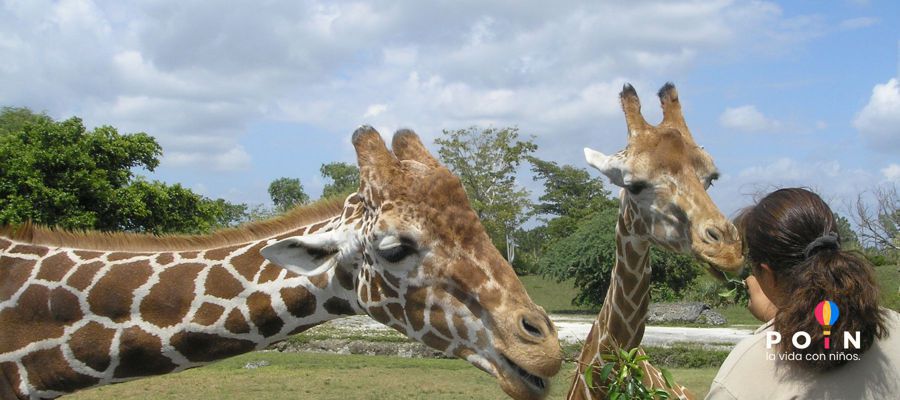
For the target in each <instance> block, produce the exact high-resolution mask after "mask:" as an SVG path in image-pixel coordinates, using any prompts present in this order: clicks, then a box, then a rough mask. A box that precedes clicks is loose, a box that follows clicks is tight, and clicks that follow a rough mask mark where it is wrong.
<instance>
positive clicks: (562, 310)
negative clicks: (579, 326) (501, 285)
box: [519, 275, 599, 314]
mask: <svg viewBox="0 0 900 400" xmlns="http://www.w3.org/2000/svg"><path fill="white" fill-rule="evenodd" d="M519 280H521V281H522V284H523V285H524V286H525V290H526V291H528V295H529V296H531V300H533V301H534V302H535V303H537V305H539V306H541V307H544V310H546V311H547V312H548V313H551V314H596V313H597V311H599V309H598V308H591V307H587V306H574V305H572V299H574V298H575V296H576V295H577V294H578V289H575V284H574V283H573V282H572V281H563V282H556V281H554V280H552V279H549V278H544V277H542V276H540V275H524V276H520V277H519Z"/></svg>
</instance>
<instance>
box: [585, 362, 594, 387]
mask: <svg viewBox="0 0 900 400" xmlns="http://www.w3.org/2000/svg"><path fill="white" fill-rule="evenodd" d="M584 383H585V384H586V385H587V387H588V389H590V388H593V387H594V364H590V365H588V367H587V370H585V371H584Z"/></svg>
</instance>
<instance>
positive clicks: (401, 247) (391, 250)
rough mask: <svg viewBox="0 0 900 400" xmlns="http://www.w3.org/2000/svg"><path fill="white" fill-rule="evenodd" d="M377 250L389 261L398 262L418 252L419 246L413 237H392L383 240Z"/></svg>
mask: <svg viewBox="0 0 900 400" xmlns="http://www.w3.org/2000/svg"><path fill="white" fill-rule="evenodd" d="M375 252H376V253H378V255H379V256H380V257H381V258H383V259H385V260H386V261H387V262H390V263H397V262H400V261H403V259H405V258H406V257H409V256H411V255H413V254H416V253H418V247H417V246H416V242H414V241H413V240H412V239H409V238H394V237H390V238H387V239H385V240H384V241H382V243H381V245H380V246H378V248H377V249H376V250H375Z"/></svg>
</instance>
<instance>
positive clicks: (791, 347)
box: [707, 189, 900, 400]
mask: <svg viewBox="0 0 900 400" xmlns="http://www.w3.org/2000/svg"><path fill="white" fill-rule="evenodd" d="M735 225H737V227H738V229H739V230H741V231H742V232H743V236H744V243H745V246H746V247H747V259H748V261H749V262H750V264H751V266H752V272H753V276H751V277H750V278H748V279H747V285H748V290H749V291H750V311H751V312H752V313H753V314H754V316H756V317H757V318H759V319H760V320H763V321H768V322H767V323H766V324H765V325H763V326H762V327H761V328H760V329H758V330H757V331H756V333H755V334H754V335H753V336H752V337H750V338H748V339H745V340H744V341H742V342H741V343H739V344H738V345H737V346H736V347H735V348H734V350H733V351H732V352H731V354H729V355H728V358H727V359H726V360H725V362H724V363H723V364H722V367H721V369H719V373H718V374H717V375H716V378H715V379H714V380H713V384H712V387H711V388H710V392H709V395H708V396H707V399H740V400H744V399H767V400H770V399H772V400H774V399H900V383H898V382H900V372H898V371H900V315H898V314H897V313H896V312H893V311H890V310H886V309H882V308H880V307H879V306H878V285H877V284H876V282H875V276H874V271H873V269H872V266H871V265H870V264H869V263H868V262H867V261H866V260H865V259H864V258H862V257H860V256H858V255H856V254H854V253H852V252H848V251H846V250H842V249H841V246H840V237H839V236H838V234H837V224H836V223H835V220H834V214H833V213H832V212H831V209H829V208H828V205H826V204H825V202H824V201H822V199H821V198H820V197H819V196H818V195H816V194H815V193H812V192H810V191H808V190H804V189H781V190H778V191H775V192H773V193H771V194H769V195H768V196H766V197H765V198H763V199H762V200H761V201H760V202H759V203H758V204H757V205H756V206H753V207H750V208H748V209H746V210H744V211H743V212H742V213H741V215H740V216H739V217H738V219H737V221H736V224H735ZM824 300H828V301H831V302H833V303H834V304H835V305H836V306H837V308H838V311H839V315H838V319H837V321H836V322H835V323H834V326H832V327H831V328H830V340H829V348H828V349H826V348H825V344H826V341H825V335H824V328H823V326H822V325H820V324H819V322H818V321H817V319H816V315H815V310H816V306H817V305H818V304H819V303H820V302H822V301H824ZM804 332H805V333H804ZM845 333H849V334H850V336H851V338H852V339H854V340H856V339H857V338H858V342H859V346H856V344H855V343H854V340H851V341H849V342H845ZM795 334H796V335H797V338H796V344H795V341H794V340H793V339H794V337H795ZM805 335H808V338H809V340H807V337H806V336H805ZM779 336H780V341H779V340H776V339H777V338H778V337H779ZM807 344H808V346H807ZM857 347H858V348H857Z"/></svg>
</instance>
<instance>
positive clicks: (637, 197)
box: [567, 83, 743, 400]
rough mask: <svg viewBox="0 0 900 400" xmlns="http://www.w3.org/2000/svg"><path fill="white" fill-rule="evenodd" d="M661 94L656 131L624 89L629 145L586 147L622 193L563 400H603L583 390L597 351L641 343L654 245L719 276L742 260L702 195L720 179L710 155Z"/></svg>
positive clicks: (665, 92)
mask: <svg viewBox="0 0 900 400" xmlns="http://www.w3.org/2000/svg"><path fill="white" fill-rule="evenodd" d="M658 95H659V98H660V102H661V104H662V109H663V120H662V122H661V123H660V124H659V125H657V126H653V125H650V124H649V123H647V122H646V121H645V120H644V117H643V116H642V115H641V105H640V100H639V99H638V96H637V93H636V92H635V90H634V87H632V86H631V85H630V84H625V86H624V88H623V89H622V92H621V93H620V94H619V98H620V101H621V103H622V109H623V111H624V113H625V121H626V125H627V128H628V145H627V147H626V148H625V149H624V150H622V151H620V152H618V153H616V154H613V155H610V156H607V155H604V154H602V153H600V152H597V151H594V150H591V149H589V148H585V149H584V154H585V158H586V159H587V162H588V164H590V165H591V166H593V167H594V168H597V169H598V170H599V171H600V172H601V173H603V174H604V175H605V176H607V177H608V178H609V179H610V181H611V182H612V183H613V184H614V185H616V186H619V187H621V188H622V190H621V193H620V206H619V216H618V220H617V223H616V262H615V266H614V267H613V270H612V279H610V286H609V289H608V291H607V292H606V297H605V299H604V301H603V306H602V308H601V309H600V312H599V314H598V315H597V318H596V319H595V320H594V323H593V326H592V328H591V331H590V333H589V334H588V338H587V340H586V342H585V344H584V347H582V350H581V354H580V355H579V357H578V367H577V370H576V374H575V377H574V379H573V382H572V386H571V387H570V390H569V394H568V397H567V398H568V399H573V400H574V399H594V398H603V397H604V394H603V390H602V388H600V387H597V386H596V384H595V386H594V387H592V388H591V387H588V385H587V382H586V378H585V376H584V372H585V371H586V370H587V367H588V365H591V364H593V365H595V367H597V366H600V365H602V364H603V363H604V361H603V360H602V358H601V357H600V354H602V353H608V352H611V351H613V350H614V349H617V348H624V349H632V348H635V347H637V346H638V345H640V343H641V339H642V338H643V336H644V324H645V320H646V317H647V306H648V305H649V302H650V272H651V271H650V246H651V245H657V246H659V247H662V248H664V249H667V250H670V251H674V252H679V253H684V254H692V255H693V256H694V257H696V258H698V259H700V260H702V261H705V262H707V263H709V264H710V265H712V266H714V267H716V268H718V269H720V270H723V271H730V272H733V271H737V270H739V269H740V267H741V265H742V262H743V254H742V248H741V241H740V238H739V236H738V232H737V230H736V229H735V227H734V225H732V224H731V223H730V222H729V221H728V220H727V219H726V218H725V217H724V216H723V215H722V213H721V212H720V211H719V209H718V208H717V207H716V205H715V204H713V201H712V199H710V197H709V195H708V194H707V192H706V190H707V189H708V188H709V187H710V186H711V185H712V183H713V181H715V180H716V179H718V177H719V172H718V170H717V169H716V166H715V164H714V163H713V159H712V157H710V155H709V154H708V153H707V152H706V151H705V150H703V148H702V147H700V146H698V145H697V144H696V143H695V142H694V139H693V137H692V136H691V132H690V130H689V129H688V127H687V124H686V123H685V121H684V117H683V115H682V112H681V103H680V102H679V99H678V92H677V91H676V89H675V86H674V85H673V84H671V83H667V84H666V85H664V86H663V87H662V88H661V89H660V90H659V93H658ZM641 352H642V350H641ZM643 367H644V372H645V374H644V376H645V377H644V381H645V384H647V387H651V385H652V387H658V388H664V389H667V390H668V391H669V393H670V395H672V396H673V397H674V398H690V396H691V395H690V393H689V392H688V391H687V390H686V389H685V388H684V387H683V386H679V385H674V386H675V387H674V388H671V389H668V388H667V387H666V385H665V382H664V380H663V377H662V375H661V374H660V372H659V370H657V369H656V368H655V367H653V366H652V365H650V364H649V363H647V362H644V363H643ZM600 370H601V368H594V369H593V371H594V372H593V373H594V377H593V382H600V378H599V376H598V374H599V371H600Z"/></svg>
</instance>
